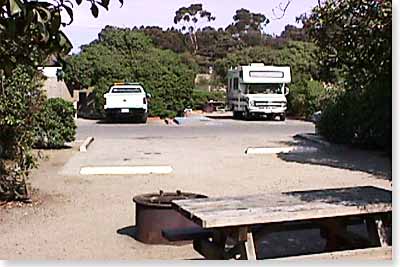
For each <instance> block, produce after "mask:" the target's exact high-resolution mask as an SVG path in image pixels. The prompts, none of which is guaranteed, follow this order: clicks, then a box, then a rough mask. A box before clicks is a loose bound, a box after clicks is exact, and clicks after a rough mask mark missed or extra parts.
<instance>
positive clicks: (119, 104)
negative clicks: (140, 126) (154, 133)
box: [104, 83, 150, 123]
mask: <svg viewBox="0 0 400 267" xmlns="http://www.w3.org/2000/svg"><path fill="white" fill-rule="evenodd" d="M104 98H105V100H106V101H105V105H104V111H105V112H106V116H107V119H113V118H123V117H136V118H138V119H139V120H140V122H142V123H146V121H147V114H148V98H150V95H149V94H146V92H145V90H144V88H143V86H142V85H141V84H140V83H114V84H113V85H112V86H111V87H110V90H109V91H108V93H106V94H104Z"/></svg>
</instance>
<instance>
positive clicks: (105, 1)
mask: <svg viewBox="0 0 400 267" xmlns="http://www.w3.org/2000/svg"><path fill="white" fill-rule="evenodd" d="M98 3H99V5H101V6H102V7H104V8H105V9H106V10H108V5H109V4H110V0H101V2H98Z"/></svg>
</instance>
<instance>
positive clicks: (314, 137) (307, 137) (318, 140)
mask: <svg viewBox="0 0 400 267" xmlns="http://www.w3.org/2000/svg"><path fill="white" fill-rule="evenodd" d="M294 137H295V138H299V139H303V140H307V141H311V142H313V143H317V144H319V145H323V146H327V147H328V146H331V143H329V142H328V141H325V140H324V139H323V137H321V136H320V135H316V134H309V133H305V134H296V135H295V136H294Z"/></svg>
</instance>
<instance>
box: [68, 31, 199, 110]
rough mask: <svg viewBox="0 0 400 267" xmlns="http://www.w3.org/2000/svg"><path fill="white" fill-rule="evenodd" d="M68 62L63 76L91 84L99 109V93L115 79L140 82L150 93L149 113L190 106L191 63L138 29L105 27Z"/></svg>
mask: <svg viewBox="0 0 400 267" xmlns="http://www.w3.org/2000/svg"><path fill="white" fill-rule="evenodd" d="M68 62H69V64H68V66H67V68H66V79H67V80H70V83H71V81H75V83H79V84H80V85H81V86H84V87H94V92H95V94H96V108H97V109H98V111H99V112H100V113H101V112H103V105H104V97H103V94H104V93H105V92H106V91H107V90H108V89H109V86H110V85H111V84H112V83H113V82H116V81H131V82H141V83H142V84H143V85H144V87H145V89H146V91H147V92H148V93H150V94H151V95H152V98H151V100H150V115H151V116H161V117H165V116H174V115H176V114H178V113H182V112H183V110H184V109H185V108H187V107H188V106H190V103H191V96H192V90H193V87H194V85H193V82H194V77H195V72H194V69H195V65H192V63H190V61H187V60H186V59H185V57H184V56H183V55H177V54H176V53H174V52H173V51H171V50H162V49H159V48H156V47H155V46H154V45H153V44H152V42H151V39H150V38H148V37H147V36H146V35H145V34H143V33H141V32H137V31H132V30H130V29H120V28H114V27H106V28H105V29H104V30H102V32H101V33H100V34H99V38H98V40H96V41H94V42H92V43H91V44H89V45H87V46H86V47H84V49H83V51H82V52H81V53H80V54H79V55H76V56H73V57H72V58H71V59H70V60H69V61H68Z"/></svg>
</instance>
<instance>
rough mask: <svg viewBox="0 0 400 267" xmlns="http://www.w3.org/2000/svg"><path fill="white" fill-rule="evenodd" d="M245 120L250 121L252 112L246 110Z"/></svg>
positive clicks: (244, 113)
mask: <svg viewBox="0 0 400 267" xmlns="http://www.w3.org/2000/svg"><path fill="white" fill-rule="evenodd" d="M243 118H244V119H245V120H250V119H251V113H250V111H249V110H248V109H247V108H246V109H245V111H244V112H243Z"/></svg>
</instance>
